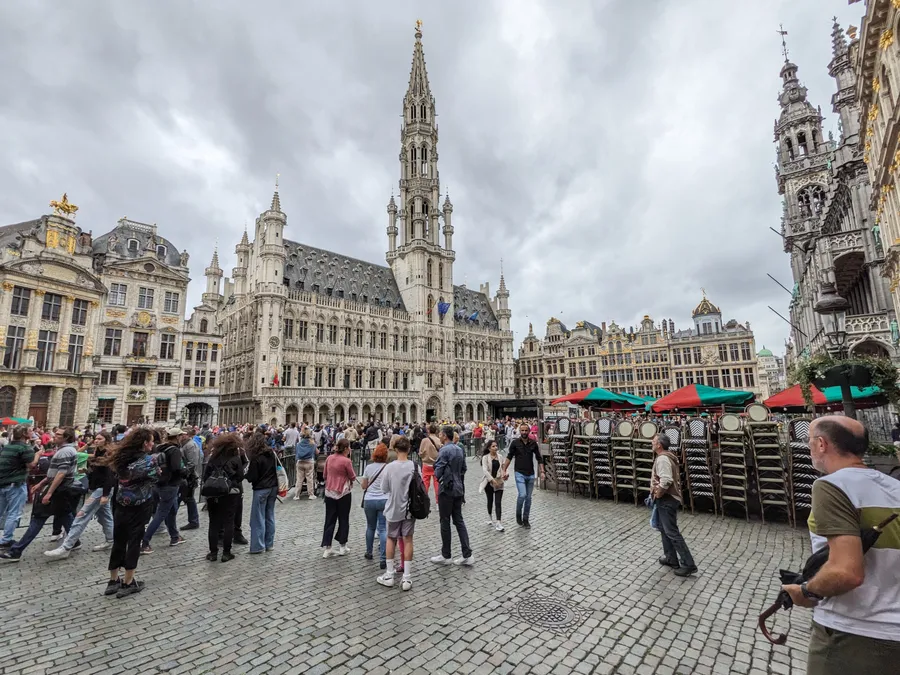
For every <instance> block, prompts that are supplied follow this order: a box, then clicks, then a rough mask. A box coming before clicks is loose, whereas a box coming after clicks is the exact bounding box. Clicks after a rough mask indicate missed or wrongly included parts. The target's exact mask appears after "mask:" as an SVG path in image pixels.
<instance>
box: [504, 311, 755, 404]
mask: <svg viewBox="0 0 900 675" xmlns="http://www.w3.org/2000/svg"><path fill="white" fill-rule="evenodd" d="M692 316H693V320H694V327H693V328H690V329H685V330H679V331H677V332H676V330H675V323H674V321H672V320H671V319H668V320H666V319H664V320H663V321H661V322H660V323H659V324H658V325H657V324H656V323H654V321H653V319H651V318H650V316H649V315H644V318H643V319H642V320H641V323H640V325H639V326H637V327H629V328H626V327H623V326H619V325H618V324H617V323H616V322H615V321H612V322H610V324H609V325H608V326H607V324H606V322H603V323H601V324H600V325H597V324H594V323H591V322H589V321H579V322H578V323H577V324H576V325H575V327H574V328H572V329H569V328H567V327H566V326H565V324H563V323H562V322H561V321H560V320H559V319H557V318H555V317H554V318H551V319H550V320H549V321H548V322H547V331H546V334H545V336H544V339H543V340H541V339H539V338H537V337H536V336H535V334H534V330H533V327H532V326H531V325H529V328H528V335H527V336H526V337H525V339H524V340H523V341H522V345H521V346H520V348H519V355H518V359H517V360H516V395H517V396H518V397H519V398H524V399H535V400H538V401H541V402H542V403H543V404H545V405H546V404H549V402H550V401H552V400H554V399H556V398H559V397H560V396H564V395H566V394H571V393H574V392H576V391H581V390H583V389H589V388H594V387H603V388H604V389H609V390H610V391H614V392H619V393H622V392H627V393H630V394H637V395H638V396H649V397H653V398H659V397H661V396H665V395H666V394H668V393H670V392H672V391H673V390H674V389H677V388H680V387H683V386H685V385H688V384H694V383H697V384H707V385H710V386H714V387H721V388H724V389H741V390H745V391H752V392H754V393H757V394H759V393H761V389H760V386H759V374H758V366H757V362H756V349H755V345H754V339H753V332H752V331H751V330H750V326H749V324H739V323H738V322H737V321H735V320H733V319H732V320H730V321H727V322H723V321H722V314H721V312H720V311H719V309H718V308H717V307H716V306H715V305H713V304H712V303H711V302H710V301H709V300H707V299H706V297H704V298H703V300H702V301H701V302H700V304H699V305H697V307H696V308H695V309H694V311H693V314H692Z"/></svg>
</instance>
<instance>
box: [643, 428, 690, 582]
mask: <svg viewBox="0 0 900 675" xmlns="http://www.w3.org/2000/svg"><path fill="white" fill-rule="evenodd" d="M671 444H672V441H671V439H670V438H669V437H668V436H666V435H665V434H657V435H656V436H654V437H653V451H654V452H655V453H656V459H655V460H654V461H653V468H652V470H651V473H650V494H651V496H652V497H653V499H654V500H655V504H656V513H657V516H658V517H659V529H660V534H661V536H662V544H663V557H661V558H660V559H659V564H660V565H666V566H668V567H672V568H674V569H675V574H676V575H677V576H679V577H687V576H690V575H691V574H694V573H695V572H696V571H697V566H696V565H695V564H694V559H693V557H691V552H690V550H689V549H688V546H687V544H686V543H685V541H684V537H683V536H681V531H680V530H679V529H678V508H679V507H680V506H681V475H680V472H679V469H678V458H677V457H675V455H673V454H672V453H671V452H669V446H670V445H671Z"/></svg>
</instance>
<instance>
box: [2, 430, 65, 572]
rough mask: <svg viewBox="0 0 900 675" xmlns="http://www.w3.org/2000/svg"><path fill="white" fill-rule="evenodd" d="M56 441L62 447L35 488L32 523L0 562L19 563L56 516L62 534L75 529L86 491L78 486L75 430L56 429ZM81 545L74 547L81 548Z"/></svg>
mask: <svg viewBox="0 0 900 675" xmlns="http://www.w3.org/2000/svg"><path fill="white" fill-rule="evenodd" d="M54 439H55V441H56V443H57V445H58V446H59V447H58V449H57V451H56V452H55V453H54V454H53V456H52V457H51V458H50V465H49V467H48V469H47V475H46V477H45V478H44V479H43V480H41V481H40V482H39V483H38V484H37V485H35V486H34V488H33V492H34V495H35V498H34V505H33V506H32V509H31V521H30V522H29V524H28V529H27V530H26V531H25V534H24V535H23V536H22V538H21V539H20V540H19V541H17V542H16V543H14V544H13V545H12V546H10V547H9V550H8V551H7V552H6V553H3V554H2V555H0V562H19V561H20V560H21V559H22V552H23V551H24V550H25V549H26V548H28V545H29V544H31V542H32V541H34V539H35V537H37V536H38V534H39V533H40V531H41V530H42V529H43V527H44V523H46V522H47V520H48V519H49V518H50V516H53V518H54V521H55V522H57V523H58V525H59V527H60V531H62V530H65V531H66V532H68V531H69V530H70V529H72V521H73V520H74V519H75V509H76V508H77V505H78V500H79V499H81V495H82V494H83V491H82V489H81V486H80V485H79V486H76V485H75V470H76V463H77V455H78V452H77V450H76V449H75V430H74V429H73V428H72V427H65V428H60V429H57V430H56V431H55V432H54ZM80 547H81V543H80V542H78V544H77V545H76V546H75V547H74V548H80Z"/></svg>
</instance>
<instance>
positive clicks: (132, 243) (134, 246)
mask: <svg viewBox="0 0 900 675" xmlns="http://www.w3.org/2000/svg"><path fill="white" fill-rule="evenodd" d="M140 248H141V242H139V241H138V240H137V239H129V240H128V251H129V253H137V252H138V251H139V250H140Z"/></svg>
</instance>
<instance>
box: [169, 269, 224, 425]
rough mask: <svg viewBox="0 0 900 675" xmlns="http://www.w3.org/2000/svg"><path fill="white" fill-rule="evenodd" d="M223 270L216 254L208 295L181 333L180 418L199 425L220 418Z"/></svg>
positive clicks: (207, 284) (208, 285)
mask: <svg viewBox="0 0 900 675" xmlns="http://www.w3.org/2000/svg"><path fill="white" fill-rule="evenodd" d="M222 274H223V273H222V268H221V267H219V254H218V252H213V257H212V262H210V264H209V267H207V268H206V292H205V293H204V294H203V297H202V300H201V303H200V304H199V305H197V306H196V307H194V311H193V312H192V313H191V317H190V318H189V319H188V320H187V321H185V322H184V333H183V334H182V344H181V345H180V346H179V348H180V349H182V350H183V351H182V362H181V368H182V376H181V379H180V381H179V385H180V386H179V387H178V405H177V409H178V411H179V412H178V419H183V420H185V421H186V422H187V423H188V424H192V425H194V426H199V425H202V424H215V423H216V422H218V419H219V380H220V375H221V372H220V371H221V365H222V356H223V354H224V346H225V342H224V336H223V335H222V332H221V330H220V329H219V323H218V318H217V316H216V307H217V306H218V304H219V300H220V298H221V287H222Z"/></svg>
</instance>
